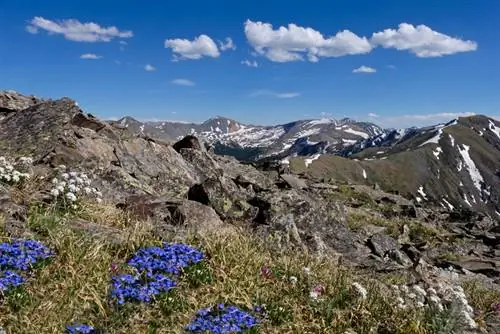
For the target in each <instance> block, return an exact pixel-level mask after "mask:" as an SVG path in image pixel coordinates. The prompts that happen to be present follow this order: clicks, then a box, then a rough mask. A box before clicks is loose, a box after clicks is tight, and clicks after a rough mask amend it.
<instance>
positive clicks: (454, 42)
mask: <svg viewBox="0 0 500 334" xmlns="http://www.w3.org/2000/svg"><path fill="white" fill-rule="evenodd" d="M244 31H245V36H246V38H247V41H248V43H249V44H250V45H251V46H252V47H253V49H254V50H255V54H257V55H261V56H264V57H266V58H268V59H269V60H271V61H273V62H281V63H284V62H291V61H301V60H305V59H307V60H309V61H310V62H317V61H319V60H320V59H321V58H326V57H342V56H348V55H360V54H367V53H370V52H371V51H372V50H373V49H374V48H376V47H379V46H381V47H384V48H394V49H397V50H402V51H409V52H411V53H413V54H415V55H416V56H417V57H441V56H446V55H452V54H455V53H458V52H467V51H475V50H477V43H476V42H474V41H471V40H463V39H460V38H456V37H451V36H448V35H445V34H443V33H440V32H437V31H434V30H432V29H431V28H429V27H427V26H425V25H418V26H413V25H411V24H408V23H401V24H399V27H398V29H397V30H396V29H385V30H383V31H380V32H375V33H373V34H372V36H371V38H370V39H368V38H366V37H360V36H358V35H356V34H355V33H353V32H351V31H349V30H342V31H339V32H337V33H336V34H335V35H333V36H324V35H323V34H322V33H321V32H319V31H317V30H314V29H313V28H310V27H301V26H298V25H296V24H293V23H290V24H288V25H287V26H280V27H278V28H276V29H275V28H274V27H273V26H272V25H271V24H270V23H265V22H254V21H251V20H247V21H246V22H245V23H244Z"/></svg>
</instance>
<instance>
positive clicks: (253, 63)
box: [241, 59, 259, 67]
mask: <svg viewBox="0 0 500 334" xmlns="http://www.w3.org/2000/svg"><path fill="white" fill-rule="evenodd" d="M241 64H242V65H246V66H248V67H259V64H258V63H257V61H255V60H254V61H251V60H248V59H245V60H242V61H241Z"/></svg>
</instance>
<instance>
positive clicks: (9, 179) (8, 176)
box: [0, 157, 33, 184]
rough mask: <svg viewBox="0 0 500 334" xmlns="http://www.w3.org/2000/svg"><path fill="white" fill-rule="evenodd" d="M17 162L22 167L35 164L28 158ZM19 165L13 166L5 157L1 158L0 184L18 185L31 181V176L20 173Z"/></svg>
mask: <svg viewBox="0 0 500 334" xmlns="http://www.w3.org/2000/svg"><path fill="white" fill-rule="evenodd" d="M17 162H18V164H20V165H27V164H31V163H33V160H32V159H31V158H28V157H22V158H19V159H18V161H17ZM18 164H11V163H10V162H9V161H8V160H7V159H6V158H5V157H0V182H5V183H8V184H16V183H19V182H21V181H24V180H27V179H29V178H30V174H29V173H26V172H22V171H20V170H19V169H20V168H19V166H18Z"/></svg>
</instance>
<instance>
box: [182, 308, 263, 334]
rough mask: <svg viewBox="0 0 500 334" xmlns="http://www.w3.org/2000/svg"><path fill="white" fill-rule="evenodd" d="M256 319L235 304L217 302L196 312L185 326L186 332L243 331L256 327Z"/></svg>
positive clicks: (221, 333)
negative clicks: (215, 304) (213, 305)
mask: <svg viewBox="0 0 500 334" xmlns="http://www.w3.org/2000/svg"><path fill="white" fill-rule="evenodd" d="M258 324H259V322H258V319H257V318H256V317H254V316H253V315H252V314H250V313H248V312H245V311H243V310H241V309H239V308H237V307H236V306H231V305H225V304H218V305H217V306H216V307H207V308H204V309H201V310H200V311H198V312H197V313H196V317H195V319H194V320H193V321H191V322H190V323H189V325H188V326H187V327H186V331H187V332H188V333H193V334H194V333H207V332H208V333H214V334H225V333H245V332H247V331H249V330H251V329H252V328H255V327H257V326H258Z"/></svg>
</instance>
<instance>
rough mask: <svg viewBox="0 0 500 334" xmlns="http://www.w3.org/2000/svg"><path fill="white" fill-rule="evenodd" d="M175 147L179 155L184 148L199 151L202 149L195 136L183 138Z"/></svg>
mask: <svg viewBox="0 0 500 334" xmlns="http://www.w3.org/2000/svg"><path fill="white" fill-rule="evenodd" d="M173 147H174V150H176V151H177V152H179V153H180V152H181V150H182V149H184V148H188V149H193V150H198V151H200V150H201V149H202V145H200V141H199V140H198V138H196V137H195V136H186V137H184V138H182V139H181V140H179V141H178V142H177V143H175V144H174V146H173Z"/></svg>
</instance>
